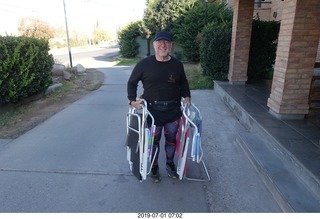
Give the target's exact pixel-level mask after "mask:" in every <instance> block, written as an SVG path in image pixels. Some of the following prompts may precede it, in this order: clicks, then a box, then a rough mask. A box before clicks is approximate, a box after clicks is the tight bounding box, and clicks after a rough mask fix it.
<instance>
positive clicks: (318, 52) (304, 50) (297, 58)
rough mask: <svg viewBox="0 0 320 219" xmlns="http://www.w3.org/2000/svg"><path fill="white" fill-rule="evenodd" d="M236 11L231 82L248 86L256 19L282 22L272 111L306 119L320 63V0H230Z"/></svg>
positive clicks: (271, 97)
mask: <svg viewBox="0 0 320 219" xmlns="http://www.w3.org/2000/svg"><path fill="white" fill-rule="evenodd" d="M227 3H228V5H230V7H232V8H233V12H234V17H233V27H232V41H231V53H230V64H229V75H228V79H229V82H230V83H231V84H245V82H246V81H247V66H248V59H249V49H250V38H251V26H252V17H253V16H259V17H260V19H264V20H277V21H280V22H281V26H280V32H279V38H278V48H277V56H276V61H275V68H274V76H273V80H272V88H271V93H270V96H269V98H268V103H267V105H268V107H269V111H270V112H271V113H272V114H274V115H275V116H276V117H279V118H283V119H303V118H304V116H305V115H307V114H308V112H309V103H308V99H309V93H310V86H311V81H312V77H313V74H314V67H315V63H317V62H319V61H320V49H319V40H320V0H272V1H263V0H256V1H255V0H228V1H227Z"/></svg>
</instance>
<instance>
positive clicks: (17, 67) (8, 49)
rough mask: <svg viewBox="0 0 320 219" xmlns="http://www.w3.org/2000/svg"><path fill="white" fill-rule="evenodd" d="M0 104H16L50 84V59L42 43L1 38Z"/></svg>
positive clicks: (42, 41)
mask: <svg viewBox="0 0 320 219" xmlns="http://www.w3.org/2000/svg"><path fill="white" fill-rule="evenodd" d="M0 51H1V53H0V104H5V103H9V102H11V103H15V102H17V101H19V100H21V99H23V98H25V97H27V96H30V95H33V94H37V93H40V92H42V91H44V90H45V89H46V88H47V87H48V86H50V85H51V84H52V66H53V64H54V61H53V57H52V55H49V53H48V51H49V44H48V41H47V40H45V39H36V38H30V37H14V36H5V37H2V36H0Z"/></svg>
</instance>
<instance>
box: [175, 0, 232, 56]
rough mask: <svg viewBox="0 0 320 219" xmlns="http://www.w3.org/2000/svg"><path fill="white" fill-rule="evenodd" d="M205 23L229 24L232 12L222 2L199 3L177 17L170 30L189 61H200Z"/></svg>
mask: <svg viewBox="0 0 320 219" xmlns="http://www.w3.org/2000/svg"><path fill="white" fill-rule="evenodd" d="M206 4H207V5H206ZM206 22H207V23H208V24H209V23H215V24H217V25H219V24H222V23H225V24H227V23H231V22H232V11H231V10H230V9H228V7H227V5H226V4H225V3H224V2H222V3H204V1H201V2H199V3H198V4H196V5H195V7H193V8H192V9H190V10H189V11H188V12H187V13H185V14H183V16H181V17H179V19H178V20H177V21H176V22H175V25H174V27H173V28H172V32H173V34H174V35H175V39H176V41H177V42H178V43H179V44H180V45H181V47H182V48H183V52H184V55H185V56H186V58H187V59H188V60H189V61H193V62H198V61H199V60H200V54H199V48H200V42H201V40H200V39H201V32H202V29H203V28H204V27H205V26H206V25H207V23H206Z"/></svg>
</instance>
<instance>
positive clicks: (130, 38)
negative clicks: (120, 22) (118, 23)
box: [118, 21, 141, 58]
mask: <svg viewBox="0 0 320 219" xmlns="http://www.w3.org/2000/svg"><path fill="white" fill-rule="evenodd" d="M140 23H141V21H136V22H132V23H130V24H128V25H127V26H126V27H124V28H123V29H122V30H120V32H119V33H118V38H119V45H120V54H121V56H122V57H124V58H134V57H136V56H137V55H138V54H139V44H138V43H137V42H136V38H137V37H138V36H140V31H139V27H140Z"/></svg>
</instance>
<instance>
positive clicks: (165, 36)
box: [154, 31, 173, 42]
mask: <svg viewBox="0 0 320 219" xmlns="http://www.w3.org/2000/svg"><path fill="white" fill-rule="evenodd" d="M158 40H167V41H169V42H172V41H173V36H172V34H171V33H169V32H167V31H160V32H157V33H156V35H155V37H154V41H158Z"/></svg>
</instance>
